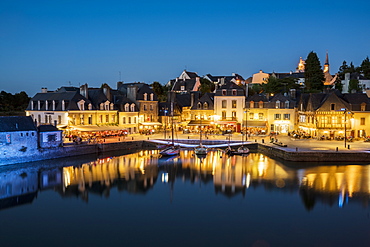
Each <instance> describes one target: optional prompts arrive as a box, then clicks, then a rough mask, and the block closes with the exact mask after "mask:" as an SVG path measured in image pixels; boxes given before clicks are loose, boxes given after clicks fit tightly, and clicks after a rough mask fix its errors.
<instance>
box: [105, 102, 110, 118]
mask: <svg viewBox="0 0 370 247" xmlns="http://www.w3.org/2000/svg"><path fill="white" fill-rule="evenodd" d="M109 109H110V108H109V101H107V102H105V104H104V110H106V111H109ZM107 122H108V121H107Z"/></svg>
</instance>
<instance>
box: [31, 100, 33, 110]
mask: <svg viewBox="0 0 370 247" xmlns="http://www.w3.org/2000/svg"><path fill="white" fill-rule="evenodd" d="M31 110H33V101H32V100H31Z"/></svg>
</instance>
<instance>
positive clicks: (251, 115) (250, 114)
mask: <svg viewBox="0 0 370 247" xmlns="http://www.w3.org/2000/svg"><path fill="white" fill-rule="evenodd" d="M253 119H254V113H253V112H251V113H249V120H253Z"/></svg>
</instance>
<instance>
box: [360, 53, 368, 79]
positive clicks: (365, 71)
mask: <svg viewBox="0 0 370 247" xmlns="http://www.w3.org/2000/svg"><path fill="white" fill-rule="evenodd" d="M360 72H361V73H362V74H364V76H365V78H366V79H370V60H369V57H366V58H365V59H364V60H363V61H362V63H361V66H360Z"/></svg>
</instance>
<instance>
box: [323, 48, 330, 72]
mask: <svg viewBox="0 0 370 247" xmlns="http://www.w3.org/2000/svg"><path fill="white" fill-rule="evenodd" d="M329 69H330V66H329V55H328V52H326V58H325V64H324V73H326V72H328V73H329Z"/></svg>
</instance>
